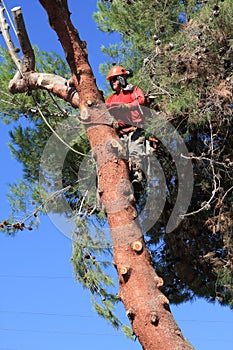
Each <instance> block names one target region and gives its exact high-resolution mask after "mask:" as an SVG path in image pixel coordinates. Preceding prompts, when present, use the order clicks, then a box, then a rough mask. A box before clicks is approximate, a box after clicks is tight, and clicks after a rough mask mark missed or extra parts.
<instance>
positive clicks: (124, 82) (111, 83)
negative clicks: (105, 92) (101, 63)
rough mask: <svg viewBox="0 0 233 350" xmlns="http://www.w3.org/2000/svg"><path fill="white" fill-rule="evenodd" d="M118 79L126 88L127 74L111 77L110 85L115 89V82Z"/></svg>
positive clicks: (121, 85)
mask: <svg viewBox="0 0 233 350" xmlns="http://www.w3.org/2000/svg"><path fill="white" fill-rule="evenodd" d="M116 81H119V83H120V87H121V89H124V88H125V87H126V86H127V80H126V76H125V75H116V76H115V77H112V78H111V79H110V85H111V88H112V90H114V88H113V84H114V83H115V82H116Z"/></svg>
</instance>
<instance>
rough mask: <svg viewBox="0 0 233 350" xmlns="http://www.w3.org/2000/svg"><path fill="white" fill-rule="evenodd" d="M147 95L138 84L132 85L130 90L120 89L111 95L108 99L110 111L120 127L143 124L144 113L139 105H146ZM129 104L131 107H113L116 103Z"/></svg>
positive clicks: (140, 125)
mask: <svg viewBox="0 0 233 350" xmlns="http://www.w3.org/2000/svg"><path fill="white" fill-rule="evenodd" d="M144 102H145V97H144V94H143V92H142V90H141V89H140V88H139V87H138V86H134V87H133V86H132V88H130V89H129V90H127V89H125V90H120V91H119V92H115V93H114V94H112V95H111V96H109V97H108V98H107V100H106V105H107V107H109V108H110V113H111V114H112V115H113V116H114V117H115V119H116V120H117V121H118V123H119V126H120V128H123V129H124V128H125V127H128V126H132V125H134V126H139V127H142V126H143V121H144V115H143V114H142V113H141V109H140V107H139V105H144ZM119 104H127V105H128V106H129V108H124V109H123V108H122V109H118V108H112V109H111V107H114V105H119Z"/></svg>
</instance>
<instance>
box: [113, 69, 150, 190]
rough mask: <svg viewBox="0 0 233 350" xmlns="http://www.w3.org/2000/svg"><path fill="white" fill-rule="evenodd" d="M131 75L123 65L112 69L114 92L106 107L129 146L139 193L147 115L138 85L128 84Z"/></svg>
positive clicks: (132, 170)
mask: <svg viewBox="0 0 233 350" xmlns="http://www.w3.org/2000/svg"><path fill="white" fill-rule="evenodd" d="M130 76H132V72H131V71H128V70H126V69H125V68H123V67H121V66H113V68H111V69H110V71H109V73H108V76H107V80H108V81H109V82H110V85H111V88H112V90H113V91H114V93H113V94H112V95H111V96H109V97H108V98H107V100H106V105H107V106H108V108H109V111H110V113H111V114H112V115H113V116H114V117H115V119H116V120H117V122H118V135H119V137H120V139H121V140H122V142H123V144H124V146H125V147H126V152H127V159H128V161H129V170H130V176H131V178H132V184H133V186H134V189H135V192H139V191H140V189H141V188H142V181H143V172H142V169H143V164H142V162H143V156H144V155H145V137H144V133H143V122H144V114H143V111H142V108H141V106H140V105H144V103H145V97H144V94H143V92H142V90H141V89H140V88H139V87H138V86H134V85H132V84H128V82H127V79H128V77H130Z"/></svg>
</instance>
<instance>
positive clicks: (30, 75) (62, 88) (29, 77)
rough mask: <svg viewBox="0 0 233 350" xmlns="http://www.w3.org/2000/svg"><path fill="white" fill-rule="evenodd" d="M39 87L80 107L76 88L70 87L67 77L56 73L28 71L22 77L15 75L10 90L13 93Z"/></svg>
mask: <svg viewBox="0 0 233 350" xmlns="http://www.w3.org/2000/svg"><path fill="white" fill-rule="evenodd" d="M38 89H43V90H47V91H50V92H52V93H53V95H55V96H57V97H60V98H62V99H63V100H65V101H66V102H69V103H70V104H71V105H72V106H73V107H75V108H78V107H79V96H78V93H77V91H76V90H75V88H74V87H70V86H69V82H68V81H67V80H66V79H65V78H62V77H60V76H58V75H56V74H49V73H36V72H27V73H24V77H23V78H22V79H16V76H15V77H14V78H13V79H12V80H11V81H10V83H9V90H10V92H11V93H12V94H17V93H24V92H28V91H32V90H38Z"/></svg>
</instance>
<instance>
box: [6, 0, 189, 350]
mask: <svg viewBox="0 0 233 350" xmlns="http://www.w3.org/2000/svg"><path fill="white" fill-rule="evenodd" d="M39 1H40V3H41V4H42V6H43V7H44V9H45V10H46V12H47V14H48V17H49V23H50V25H51V27H52V28H53V29H54V30H55V32H56V33H57V35H58V37H59V40H60V42H61V45H62V47H63V49H64V52H65V55H66V59H67V62H68V64H69V66H70V69H71V75H72V81H73V84H74V88H75V91H76V93H77V96H78V105H79V108H80V111H81V120H83V122H84V124H85V126H86V130H87V135H88V138H89V141H90V145H91V148H92V151H93V154H94V156H95V159H96V162H97V168H98V192H99V194H100V196H101V201H102V203H103V205H104V207H105V210H106V215H107V219H108V223H109V226H110V229H111V234H112V241H113V252H114V266H115V267H116V269H117V272H118V278H119V288H120V291H119V298H120V299H121V300H122V302H123V303H124V306H125V309H126V313H127V316H128V318H129V320H130V322H131V325H132V329H133V332H134V334H135V335H136V337H138V339H139V341H140V343H141V345H142V348H143V349H145V350H178V349H185V350H191V349H193V347H192V346H191V344H190V343H189V342H188V341H187V340H186V339H185V338H184V337H183V336H182V333H181V331H180V329H179V327H178V325H177V324H176V322H175V320H174V318H173V316H172V314H171V311H170V308H169V301H168V299H167V298H166V297H165V296H164V294H163V293H162V292H161V291H160V288H161V286H162V284H163V281H162V279H161V278H160V277H158V276H157V274H156V272H155V271H154V269H153V267H152V265H151V261H150V255H149V252H148V251H147V249H146V246H145V242H144V240H143V233H142V231H141V229H140V226H139V224H138V222H137V210H136V207H135V205H134V201H133V192H132V187H131V184H130V181H129V175H128V168H127V165H126V162H125V160H124V159H123V158H124V157H123V156H121V147H120V144H119V141H118V140H119V139H118V136H117V133H116V131H115V129H114V128H113V126H112V125H113V121H112V117H111V116H110V115H109V113H108V111H107V109H106V107H105V104H104V100H103V96H102V94H101V93H100V91H99V90H98V88H97V86H96V81H95V77H94V75H93V72H92V69H91V67H90V65H89V62H88V56H87V50H86V45H85V44H84V43H83V42H82V41H81V39H80V38H79V34H78V32H77V30H76V29H75V28H74V26H73V24H72V22H71V20H70V12H69V9H68V5H67V0H39ZM40 77H41V75H40V74H38V76H37V75H36V73H35V72H31V73H30V72H27V75H26V76H25V75H23V77H22V78H21V83H20V82H19V81H18V83H17V82H16V81H14V84H13V85H14V87H15V89H16V90H12V92H17V91H18V92H20V89H21V88H20V86H24V85H25V84H26V83H27V84H28V85H27V88H28V89H33V88H46V86H47V88H48V86H49V85H50V86H53V87H54V86H55V84H54V80H53V77H52V76H51V77H49V75H47V76H46V79H48V81H47V82H46V84H44V85H43V84H41V83H40V82H42V81H43V79H42V78H40ZM49 78H51V80H49ZM36 79H37V80H36ZM22 82H23V83H22ZM29 82H31V84H30V83H29ZM60 82H61V80H60ZM17 84H18V85H17ZM60 85H61V86H65V85H64V84H60ZM16 86H17V88H16ZM21 91H25V87H24V88H22V90H21ZM50 91H53V90H52V88H51V90H50ZM53 92H54V93H55V90H54V91H53ZM57 95H58V96H59V94H58V93H57ZM60 97H61V98H64V99H65V100H66V101H68V102H70V103H71V104H72V105H73V106H75V103H72V101H69V99H68V98H66V97H65V96H63V95H62V93H61V94H60ZM75 107H76V106H75Z"/></svg>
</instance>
